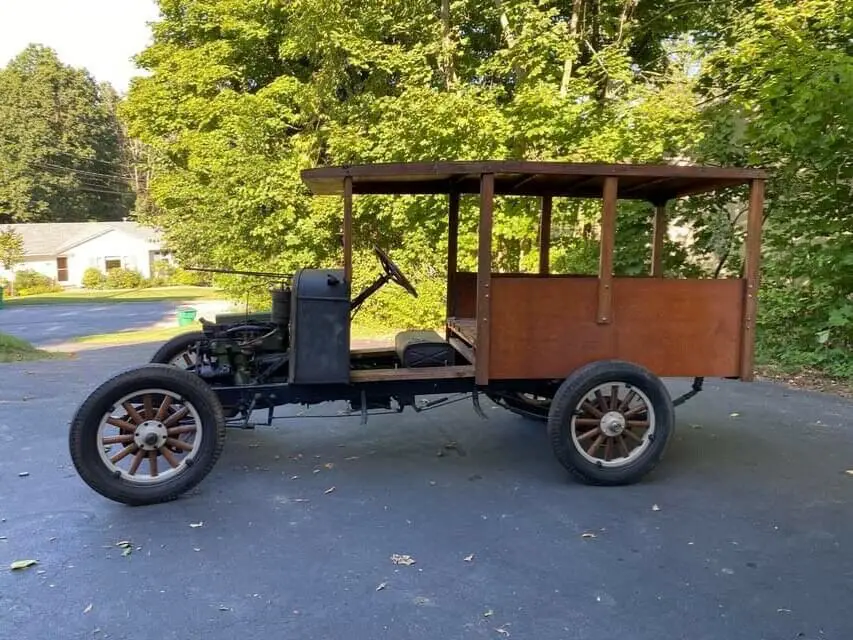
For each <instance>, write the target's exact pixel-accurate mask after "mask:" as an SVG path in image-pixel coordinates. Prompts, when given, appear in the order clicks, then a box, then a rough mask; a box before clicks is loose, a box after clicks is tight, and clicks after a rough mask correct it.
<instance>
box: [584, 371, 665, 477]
mask: <svg viewBox="0 0 853 640" xmlns="http://www.w3.org/2000/svg"><path fill="white" fill-rule="evenodd" d="M614 394H615V400H614ZM655 426H656V419H655V411H654V407H653V406H652V403H651V400H649V398H648V396H647V395H646V394H645V393H643V392H642V391H640V390H639V389H637V388H636V387H634V386H632V385H629V384H626V383H624V382H607V383H603V384H600V385H598V386H596V387H594V388H592V389H590V390H589V391H588V392H587V393H586V394H585V395H584V397H583V398H582V399H581V400H580V401H579V402H578V404H577V406H575V408H574V412H573V415H572V419H571V423H570V424H569V432H570V434H571V439H572V445H573V446H574V447H575V449H576V450H577V451H578V453H580V454H581V456H583V457H584V458H585V459H586V460H588V461H589V462H591V463H593V464H595V465H597V466H602V467H609V468H616V467H622V466H625V465H627V464H630V463H632V462H634V461H635V460H636V459H637V458H639V457H640V456H642V455H643V454H644V453H645V452H646V450H647V449H648V448H649V447H650V446H651V443H652V441H653V440H654V436H655Z"/></svg>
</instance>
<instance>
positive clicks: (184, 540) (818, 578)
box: [0, 345, 853, 640]
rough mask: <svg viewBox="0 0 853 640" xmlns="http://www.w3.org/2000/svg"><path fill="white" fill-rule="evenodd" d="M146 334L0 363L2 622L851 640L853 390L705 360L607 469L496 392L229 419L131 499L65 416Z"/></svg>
mask: <svg viewBox="0 0 853 640" xmlns="http://www.w3.org/2000/svg"><path fill="white" fill-rule="evenodd" d="M155 347H156V345H150V346H147V347H133V348H127V347H125V348H113V349H103V350H97V351H90V352H85V353H82V354H81V355H80V356H79V357H78V358H77V359H75V360H71V361H61V362H37V363H27V364H15V365H0V445H2V447H3V450H4V453H5V455H2V456H0V487H2V488H0V492H2V493H0V496H2V499H0V537H2V538H1V539H0V638H16V639H19V640H36V639H38V640H41V639H47V638H63V639H66V638H69V639H70V638H75V639H76V638H87V639H91V638H128V639H136V638H152V637H157V638H162V639H164V640H167V639H178V638H180V639H182V640H183V639H185V638H190V637H192V638H209V639H211V640H220V639H222V640H224V639H228V640H231V639H233V638H236V637H239V638H240V640H250V639H255V638H258V639H260V638H264V639H269V638H276V639H277V638H318V639H319V638H323V639H326V638H341V639H347V640H350V639H352V640H356V639H361V638H364V639H371V640H372V639H376V638H394V639H398V638H418V639H419V638H430V639H437V638H441V639H450V638H531V639H533V638H535V639H536V640H543V639H551V638H554V639H557V638H560V639H572V638H584V639H585V640H598V639H602V640H604V639H608V640H610V639H613V638H624V639H626V640H628V639H630V640H646V639H648V640H660V639H661V638H667V639H669V638H684V639H690V640H705V639H707V640H711V639H713V640H720V639H725V640H761V639H767V640H777V639H778V640H795V639H799V638H806V639H824V638H828V639H835V640H849V638H851V637H853V610H851V607H850V603H851V602H853V586H851V585H853V553H851V540H853V510H851V496H853V475H848V474H847V473H845V471H846V470H848V469H853V425H851V422H853V420H851V419H853V403H851V402H850V401H845V400H842V399H838V398H833V397H829V396H821V395H818V394H812V393H804V392H793V391H788V390H786V389H784V388H781V387H778V386H774V385H769V384H763V383H755V384H742V383H737V382H726V381H716V380H709V381H706V391H704V392H703V393H702V394H700V395H699V396H698V397H697V398H695V399H694V400H692V401H691V402H690V403H688V404H687V405H684V406H683V407H680V408H679V412H678V417H679V421H678V422H679V424H678V431H677V437H676V438H675V440H674V442H673V445H672V447H671V448H670V450H669V452H668V455H667V458H666V459H665V462H664V463H663V465H662V466H661V467H660V468H659V470H658V471H657V472H656V473H655V474H654V476H653V477H650V478H649V479H648V481H647V482H644V483H642V484H640V485H636V486H632V487H624V488H617V489H597V488H590V487H585V486H582V485H578V484H575V483H574V482H572V481H571V480H569V479H568V478H567V476H566V474H565V473H564V472H563V471H562V469H561V468H560V467H559V466H558V465H557V463H556V462H555V461H554V459H553V457H552V455H551V453H550V450H549V448H548V445H547V442H546V438H545V437H544V433H543V431H542V429H541V428H539V427H537V426H536V425H534V424H533V423H530V422H527V421H525V420H523V419H521V418H519V417H516V416H513V415H512V414H509V413H507V412H505V411H503V410H500V409H487V411H488V413H489V417H490V419H489V420H488V421H481V420H480V419H479V418H477V417H476V415H475V414H474V413H473V411H472V410H471V408H470V406H468V405H467V404H466V403H460V404H458V405H454V406H452V407H447V408H443V409H436V410H434V411H432V412H427V413H424V414H419V415H415V414H412V413H405V414H403V415H401V416H379V417H376V418H373V419H371V421H370V422H369V424H368V425H366V426H361V425H360V424H359V422H358V419H357V418H353V419H344V418H337V417H335V418H329V419H308V418H304V417H303V418H300V419H298V420H294V421H291V422H287V423H284V424H283V425H281V426H277V427H274V428H269V427H259V428H258V429H257V430H255V431H233V430H232V431H229V434H228V443H227V445H226V447H225V452H224V454H223V457H222V458H221V459H220V461H219V463H218V465H217V467H216V468H215V469H214V470H213V472H212V473H211V475H210V476H208V478H207V479H206V480H205V481H204V482H203V483H202V484H201V485H200V486H199V487H198V488H197V489H196V490H195V491H193V492H192V495H188V496H186V497H184V498H182V499H180V500H178V501H176V502H173V503H170V504H166V505H160V506H157V507H143V508H130V507H125V506H122V505H118V504H115V503H112V502H109V501H107V500H105V499H103V498H101V497H100V496H98V495H97V494H95V493H93V492H92V491H90V490H89V489H88V487H86V486H85V485H84V484H83V483H82V481H80V480H79V479H78V477H77V476H76V474H75V473H74V470H73V468H72V467H71V466H70V460H69V457H68V454H67V447H66V429H67V422H68V420H69V418H70V416H71V414H72V412H73V411H74V409H75V408H76V406H77V404H78V403H79V402H80V401H81V400H82V399H83V397H84V396H85V394H86V393H88V392H89V391H90V390H91V389H92V388H93V387H94V386H95V385H96V384H98V383H100V382H101V381H102V380H104V379H105V378H106V377H107V376H109V375H111V374H112V373H114V372H116V371H117V370H120V369H123V368H125V367H127V366H129V365H131V364H135V363H139V362H143V361H145V360H146V359H147V358H148V357H149V356H150V354H151V353H152V352H153V350H154V348H155ZM685 387H686V383H684V382H681V381H677V382H674V383H673V388H674V390H675V391H676V392H680V391H681V390H683V389H684V388H685ZM339 408H340V407H338V406H335V405H333V406H329V407H315V408H313V409H311V411H310V412H309V414H321V413H329V414H333V415H334V414H335V413H336V412H337V410H338V409H339ZM733 414H736V415H733ZM439 453H440V454H441V455H438V454H439ZM22 473H25V474H28V475H24V476H20V475H19V474H22ZM331 488H334V490H333V491H331V492H328V493H327V491H328V490H329V489H331ZM191 524H195V525H201V526H195V527H193V526H190V525H191ZM584 533H588V534H594V537H589V536H587V537H584V535H583V534H584ZM125 540H129V541H132V544H133V552H132V553H131V554H130V555H127V556H125V555H122V548H120V547H117V546H116V543H117V542H119V541H125ZM392 554H408V555H410V556H411V557H412V558H413V559H414V560H415V561H416V562H415V564H413V565H411V566H403V565H396V564H394V563H392V561H391V559H390V558H391V556H392ZM30 558H31V559H36V560H38V562H39V564H38V565H36V566H35V567H32V568H30V569H28V570H26V571H21V572H11V571H7V570H5V567H7V566H8V565H9V563H10V562H12V561H14V560H19V559H30Z"/></svg>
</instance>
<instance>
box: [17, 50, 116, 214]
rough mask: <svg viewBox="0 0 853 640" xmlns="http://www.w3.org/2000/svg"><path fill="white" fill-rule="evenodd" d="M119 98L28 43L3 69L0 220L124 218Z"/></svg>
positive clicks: (53, 56)
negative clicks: (117, 114) (117, 109)
mask: <svg viewBox="0 0 853 640" xmlns="http://www.w3.org/2000/svg"><path fill="white" fill-rule="evenodd" d="M117 103H118V96H117V94H116V92H115V91H114V90H113V89H112V87H110V86H109V85H108V84H97V83H96V82H95V81H94V80H93V79H92V77H91V76H90V75H89V74H88V73H87V72H86V71H85V70H82V69H74V68H71V67H69V66H66V65H63V64H62V63H61V62H60V60H59V58H58V57H57V55H56V53H55V52H54V51H53V50H51V49H48V48H45V47H42V46H38V45H30V46H29V47H27V48H26V49H25V50H24V51H23V52H21V54H19V55H18V56H17V57H15V58H14V59H13V60H12V61H11V62H10V63H9V64H8V66H6V67H5V68H4V69H2V70H0V122H2V123H3V126H2V128H0V222H3V221H5V222H42V221H74V220H106V219H113V220H114V219H121V218H122V217H123V216H125V215H127V213H128V211H129V209H130V207H131V206H132V204H133V196H132V192H131V190H130V188H129V185H128V182H127V180H126V177H125V173H126V172H125V170H124V168H123V166H122V165H121V137H120V126H119V123H118V119H117V117H116V113H115V111H116V106H117Z"/></svg>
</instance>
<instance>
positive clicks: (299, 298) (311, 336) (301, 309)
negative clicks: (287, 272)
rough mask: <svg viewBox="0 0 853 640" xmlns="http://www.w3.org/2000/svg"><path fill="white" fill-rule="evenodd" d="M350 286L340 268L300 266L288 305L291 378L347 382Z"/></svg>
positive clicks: (306, 381) (298, 381)
mask: <svg viewBox="0 0 853 640" xmlns="http://www.w3.org/2000/svg"><path fill="white" fill-rule="evenodd" d="M349 317H350V286H349V283H348V282H346V280H344V271H343V270H342V269H300V270H299V271H297V272H296V273H295V274H294V277H293V294H292V300H291V306H290V327H291V332H292V333H291V338H290V340H291V348H290V382H291V383H293V384H311V383H318V384H336V383H348V382H349V371H350V326H349Z"/></svg>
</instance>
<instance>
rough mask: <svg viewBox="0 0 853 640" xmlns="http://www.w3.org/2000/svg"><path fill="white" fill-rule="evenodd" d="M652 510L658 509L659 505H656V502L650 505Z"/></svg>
mask: <svg viewBox="0 0 853 640" xmlns="http://www.w3.org/2000/svg"><path fill="white" fill-rule="evenodd" d="M652 511H660V507H659V506H657V505H656V504H653V505H652Z"/></svg>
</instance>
